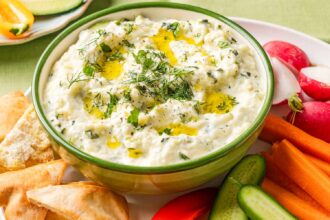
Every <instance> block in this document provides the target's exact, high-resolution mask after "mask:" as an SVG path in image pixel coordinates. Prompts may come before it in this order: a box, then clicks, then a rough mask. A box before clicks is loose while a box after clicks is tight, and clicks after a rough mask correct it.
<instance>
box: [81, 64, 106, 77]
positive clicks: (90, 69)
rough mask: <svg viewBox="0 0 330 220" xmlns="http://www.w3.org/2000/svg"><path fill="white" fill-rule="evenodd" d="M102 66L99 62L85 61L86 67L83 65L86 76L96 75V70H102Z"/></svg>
mask: <svg viewBox="0 0 330 220" xmlns="http://www.w3.org/2000/svg"><path fill="white" fill-rule="evenodd" d="M101 71H102V68H101V66H100V65H99V64H97V63H89V62H87V63H85V65H84V67H83V73H84V74H85V75H86V76H89V77H94V74H95V72H101Z"/></svg>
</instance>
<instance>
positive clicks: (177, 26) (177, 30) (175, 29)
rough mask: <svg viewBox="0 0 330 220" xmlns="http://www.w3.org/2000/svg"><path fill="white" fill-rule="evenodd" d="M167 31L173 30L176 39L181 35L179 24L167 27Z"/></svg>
mask: <svg viewBox="0 0 330 220" xmlns="http://www.w3.org/2000/svg"><path fill="white" fill-rule="evenodd" d="M166 28H167V30H171V31H172V32H173V35H174V37H177V36H178V35H179V32H180V24H179V22H174V23H171V24H168V25H167V26H166Z"/></svg>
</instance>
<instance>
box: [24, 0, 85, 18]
mask: <svg viewBox="0 0 330 220" xmlns="http://www.w3.org/2000/svg"><path fill="white" fill-rule="evenodd" d="M20 1H21V2H22V3H23V4H24V5H25V7H27V9H29V11H31V12H32V14H34V15H52V14H58V13H62V12H66V11H69V10H71V9H73V8H76V7H78V6H79V5H81V4H82V3H83V2H84V0H20Z"/></svg>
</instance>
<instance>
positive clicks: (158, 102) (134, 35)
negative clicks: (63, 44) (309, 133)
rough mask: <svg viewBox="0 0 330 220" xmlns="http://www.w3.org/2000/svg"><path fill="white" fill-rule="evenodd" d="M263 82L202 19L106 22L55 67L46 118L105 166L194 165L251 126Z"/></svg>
mask: <svg viewBox="0 0 330 220" xmlns="http://www.w3.org/2000/svg"><path fill="white" fill-rule="evenodd" d="M265 90H266V89H265V76H264V73H260V72H259V70H258V67H257V62H256V59H255V55H254V54H253V52H252V49H251V48H250V47H249V46H248V45H246V44H244V43H243V42H242V41H241V40H239V37H237V36H236V35H235V34H234V33H232V32H231V31H230V30H229V28H227V27H223V25H221V24H220V23H212V22H209V21H208V20H193V21H181V20H180V21H178V20H163V21H152V20H149V19H147V18H144V17H142V16H138V17H136V19H135V20H133V21H128V20H118V21H111V22H109V21H104V22H101V23H98V24H96V25H94V26H92V27H91V28H90V29H87V30H84V31H82V32H81V33H80V35H79V39H78V41H77V42H76V43H75V44H74V45H72V46H71V47H70V48H69V49H68V50H67V52H65V53H64V54H63V55H62V57H61V58H60V59H59V60H58V61H57V62H56V63H55V64H54V66H53V68H52V71H51V73H50V75H49V78H48V81H47V84H46V87H45V91H44V97H43V106H44V109H45V112H46V115H47V117H48V119H49V120H50V121H51V123H52V124H53V125H54V126H55V128H56V129H57V130H58V131H59V132H61V133H62V135H63V136H64V137H65V138H66V139H67V140H68V141H69V142H70V143H72V144H73V145H74V146H75V147H77V148H79V149H81V150H83V151H85V152H87V153H89V154H91V155H94V156H96V157H99V158H102V159H105V160H109V161H112V162H117V163H122V164H130V165H138V166H159V165H169V164H174V163H180V162H183V161H186V160H191V159H196V158H199V157H201V156H203V155H206V154H208V153H210V152H212V151H214V150H217V149H220V148H221V147H223V146H224V145H225V144H227V143H229V142H231V141H232V140H233V139H235V138H237V137H238V136H239V135H240V134H241V133H242V132H244V131H245V130H246V129H247V128H248V127H249V126H250V125H251V123H252V122H253V121H254V120H255V118H256V116H257V115H258V113H259V110H260V107H261V105H262V103H263V100H264V97H265Z"/></svg>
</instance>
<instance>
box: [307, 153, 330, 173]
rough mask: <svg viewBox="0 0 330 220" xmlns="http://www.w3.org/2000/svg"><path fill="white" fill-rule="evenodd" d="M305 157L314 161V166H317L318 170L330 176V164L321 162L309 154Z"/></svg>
mask: <svg viewBox="0 0 330 220" xmlns="http://www.w3.org/2000/svg"><path fill="white" fill-rule="evenodd" d="M305 156H306V157H307V158H308V159H309V160H310V161H312V163H313V164H315V165H316V166H317V167H318V168H320V169H321V170H323V171H324V172H325V173H326V174H327V175H328V176H330V164H329V163H327V162H325V161H323V160H320V159H318V158H316V157H313V156H310V155H308V154H305Z"/></svg>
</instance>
